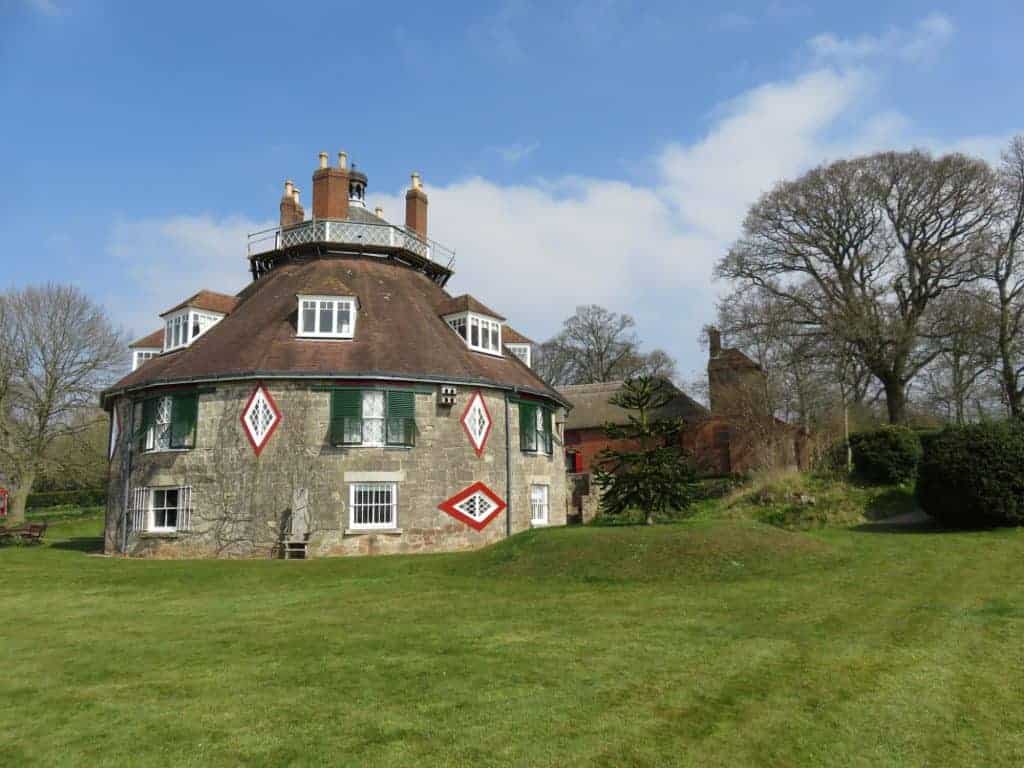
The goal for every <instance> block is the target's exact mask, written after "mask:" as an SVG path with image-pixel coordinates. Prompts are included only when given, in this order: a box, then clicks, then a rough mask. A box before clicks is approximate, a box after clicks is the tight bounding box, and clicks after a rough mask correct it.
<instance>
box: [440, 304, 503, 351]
mask: <svg viewBox="0 0 1024 768" xmlns="http://www.w3.org/2000/svg"><path fill="white" fill-rule="evenodd" d="M445 322H446V323H448V325H449V327H450V328H451V329H452V330H453V331H455V332H456V333H457V334H459V336H461V337H462V339H463V340H464V341H465V342H466V346H467V347H469V348H470V349H472V350H474V351H476V352H486V353H487V354H490V355H501V322H500V321H498V320H496V319H494V318H490V317H485V316H483V315H478V314H475V313H473V312H462V313H460V314H458V315H451V316H448V317H446V318H445Z"/></svg>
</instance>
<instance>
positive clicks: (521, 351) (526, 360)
mask: <svg viewBox="0 0 1024 768" xmlns="http://www.w3.org/2000/svg"><path fill="white" fill-rule="evenodd" d="M505 346H506V347H508V351H509V352H511V353H512V354H513V355H515V356H516V357H518V358H519V359H520V360H522V361H523V364H524V365H525V366H526V367H527V368H531V367H532V366H531V364H530V345H529V344H506V345H505Z"/></svg>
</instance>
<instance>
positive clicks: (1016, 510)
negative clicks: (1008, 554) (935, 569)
mask: <svg viewBox="0 0 1024 768" xmlns="http://www.w3.org/2000/svg"><path fill="white" fill-rule="evenodd" d="M917 499H918V503H919V504H920V505H921V508H922V509H923V510H924V511H925V512H927V513H928V514H929V515H931V516H932V517H934V518H936V519H937V520H939V521H941V522H942V523H945V524H946V525H949V526H953V527H957V528H983V527H989V526H995V525H1021V524H1024V425H1021V424H1019V423H1017V422H998V423H991V424H972V425H970V426H966V427H948V428H947V429H945V430H943V431H942V432H940V433H939V434H937V435H930V436H929V437H928V438H927V439H926V440H925V441H924V456H923V458H922V459H921V465H920V467H919V470H918V479H917Z"/></svg>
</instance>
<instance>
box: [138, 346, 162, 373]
mask: <svg viewBox="0 0 1024 768" xmlns="http://www.w3.org/2000/svg"><path fill="white" fill-rule="evenodd" d="M160 352H161V349H160V347H137V348H136V349H133V350H132V370H133V371H137V370H138V369H139V366H141V365H142V364H143V363H144V362H146V361H147V360H152V359H153V358H154V357H156V356H157V355H159V354H160Z"/></svg>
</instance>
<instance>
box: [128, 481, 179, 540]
mask: <svg viewBox="0 0 1024 768" xmlns="http://www.w3.org/2000/svg"><path fill="white" fill-rule="evenodd" d="M191 524H192V487H191V486H188V485H180V486H176V487H175V486H172V487H169V488H135V489H134V490H133V492H132V508H131V527H132V530H134V531H136V532H139V533H175V532H178V531H187V530H189V528H190V527H191Z"/></svg>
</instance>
